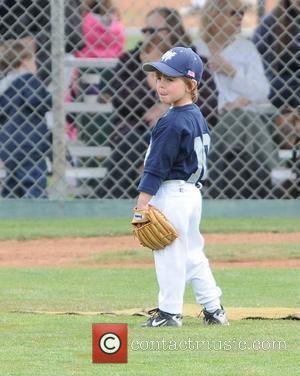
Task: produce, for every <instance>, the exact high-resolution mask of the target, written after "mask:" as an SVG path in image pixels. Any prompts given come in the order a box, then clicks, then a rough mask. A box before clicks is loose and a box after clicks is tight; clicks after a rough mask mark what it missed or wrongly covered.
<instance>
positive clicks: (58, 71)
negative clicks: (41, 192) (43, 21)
mask: <svg viewBox="0 0 300 376" xmlns="http://www.w3.org/2000/svg"><path fill="white" fill-rule="evenodd" d="M64 29H65V28H64V0H51V46H52V47H51V48H52V51H51V55H52V87H53V91H52V97H53V122H54V127H53V180H54V181H53V188H54V189H53V198H54V199H59V200H63V199H64V197H65V194H66V181H65V171H66V159H65V130H64V126H65V108H64V34H65V32H64Z"/></svg>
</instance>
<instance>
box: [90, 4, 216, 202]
mask: <svg viewBox="0 0 300 376" xmlns="http://www.w3.org/2000/svg"><path fill="white" fill-rule="evenodd" d="M142 32H143V34H144V41H142V42H139V43H138V44H137V46H136V47H135V48H134V49H133V50H130V51H127V52H125V53H124V54H123V56H121V57H120V59H119V63H118V64H117V66H116V68H115V69H114V74H113V80H112V81H111V82H110V87H111V95H112V103H113V106H114V113H115V116H114V119H113V124H114V125H115V130H114V132H113V133H112V135H111V136H110V142H109V145H110V146H111V147H112V149H113V152H112V155H111V156H110V157H108V158H107V160H106V161H105V162H104V164H103V166H104V167H106V168H107V169H108V175H107V176H106V177H105V178H104V179H103V181H102V182H101V184H100V186H99V188H98V189H97V190H96V195H97V196H98V197H105V198H129V197H131V198H133V197H136V196H137V183H138V179H139V177H140V173H139V172H140V170H141V169H142V168H143V160H144V156H145V153H146V150H147V147H148V143H149V140H150V133H151V128H152V127H153V126H154V125H155V124H156V122H157V120H158V119H159V117H161V116H162V115H163V114H164V113H165V112H166V111H167V106H166V105H163V104H162V103H160V102H159V100H158V98H157V95H156V90H155V80H154V79H153V81H152V82H151V75H148V76H147V75H146V74H145V72H144V71H143V70H142V68H141V65H142V63H143V62H147V61H152V60H157V59H158V60H159V59H160V57H161V55H162V54H163V53H164V52H166V51H167V50H168V49H170V48H171V47H175V46H184V47H190V46H192V41H191V39H190V37H189V35H188V34H187V33H186V31H185V29H184V26H183V23H182V20H181V17H180V15H179V14H178V12H177V11H176V10H175V9H173V8H165V7H158V8H154V9H153V10H151V11H150V12H149V13H148V15H147V16H146V26H145V27H144V28H143V29H142ZM204 60H205V59H204ZM197 104H198V105H199V106H201V108H202V112H203V115H204V116H205V117H206V119H207V121H208V123H209V125H210V127H213V126H214V125H215V124H216V122H217V118H216V113H217V111H216V109H217V95H216V88H215V84H214V81H213V79H212V77H211V75H210V73H209V71H208V70H207V68H205V70H204V74H203V78H202V82H201V84H200V95H199V100H198V102H197Z"/></svg>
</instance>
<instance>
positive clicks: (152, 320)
mask: <svg viewBox="0 0 300 376" xmlns="http://www.w3.org/2000/svg"><path fill="white" fill-rule="evenodd" d="M149 314H150V315H151V317H149V319H148V320H147V321H145V322H144V323H143V324H142V325H141V326H142V327H144V328H146V327H149V328H156V327H161V326H174V327H178V328H179V327H181V326H182V316H181V315H180V314H172V313H168V312H164V311H161V310H160V309H159V308H155V309H152V310H151V311H149Z"/></svg>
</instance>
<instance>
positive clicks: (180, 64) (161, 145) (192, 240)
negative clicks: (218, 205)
mask: <svg viewBox="0 0 300 376" xmlns="http://www.w3.org/2000/svg"><path fill="white" fill-rule="evenodd" d="M143 69H144V70H145V71H146V72H153V71H154V72H156V78H157V84H156V89H157V93H158V95H159V98H160V100H161V102H162V103H166V104H168V105H170V106H171V107H170V109H169V111H168V112H167V113H166V114H165V115H164V116H163V117H162V118H160V119H159V120H158V122H157V124H156V126H155V128H154V129H153V132H152V136H151V141H150V145H149V148H148V151H147V154H146V158H145V168H144V173H143V176H142V179H141V182H140V184H139V187H138V190H139V192H140V193H139V196H138V200H137V209H146V208H147V207H148V205H149V204H150V205H153V206H156V207H157V208H158V209H160V210H161V211H162V212H163V213H164V214H165V215H166V217H167V218H168V219H169V220H170V222H171V223H172V224H173V225H174V227H175V228H176V230H177V233H178V234H179V237H178V239H176V240H175V241H174V242H173V243H171V244H170V245H169V246H167V247H166V248H165V249H163V250H159V251H154V260H155V269H156V276H157V280H158V284H159V306H158V308H157V309H156V310H154V312H153V315H152V316H151V317H150V318H149V319H148V320H147V321H146V322H145V323H144V324H143V325H142V326H145V327H160V326H175V327H180V326H181V325H182V308H183V296H184V291H185V284H186V283H191V284H192V288H193V291H194V293H195V297H196V300H197V302H198V303H200V304H202V305H203V306H204V310H203V312H204V322H205V323H206V324H219V325H226V324H228V320H227V318H226V314H225V311H224V309H223V307H222V306H221V304H220V296H221V290H220V288H219V287H217V286H216V283H215V280H214V277H213V275H212V272H211V270H210V267H209V264H208V260H207V258H206V256H205V254H204V252H203V247H204V240H203V237H202V235H201V234H200V232H199V224H200V219H201V209H202V197H201V193H200V190H199V188H201V186H202V185H201V183H202V182H203V180H204V179H205V175H206V168H207V167H206V166H207V154H208V150H209V144H210V137H209V130H208V127H207V124H206V121H205V119H204V118H203V115H202V114H201V111H200V109H199V108H198V107H197V106H196V105H195V104H194V103H193V102H195V101H196V100H197V97H198V87H197V86H198V84H199V82H200V79H201V76H202V72H203V64H202V61H201V59H200V57H199V56H198V55H197V54H196V53H194V52H193V50H192V49H190V48H184V47H175V48H172V49H171V50H169V51H167V52H166V53H165V54H164V55H163V56H162V57H161V59H160V61H159V62H153V63H146V64H144V65H143Z"/></svg>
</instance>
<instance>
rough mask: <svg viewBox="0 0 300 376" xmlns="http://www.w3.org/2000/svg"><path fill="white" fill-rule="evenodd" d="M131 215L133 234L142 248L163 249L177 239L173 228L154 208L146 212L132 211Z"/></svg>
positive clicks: (150, 207) (151, 207)
mask: <svg viewBox="0 0 300 376" xmlns="http://www.w3.org/2000/svg"><path fill="white" fill-rule="evenodd" d="M133 213H134V214H133V219H132V222H131V223H132V225H133V234H134V235H135V236H136V237H137V238H138V240H139V242H140V244H141V245H143V246H144V247H148V248H150V249H152V250H159V249H163V248H165V246H167V245H169V244H170V243H172V241H173V240H175V239H176V238H178V235H177V232H176V230H175V228H174V226H173V225H172V224H171V223H170V222H169V220H168V219H167V218H166V217H165V216H164V214H163V213H162V212H161V211H160V210H159V209H157V208H155V207H154V206H149V208H148V209H146V210H138V209H134V210H133Z"/></svg>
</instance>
